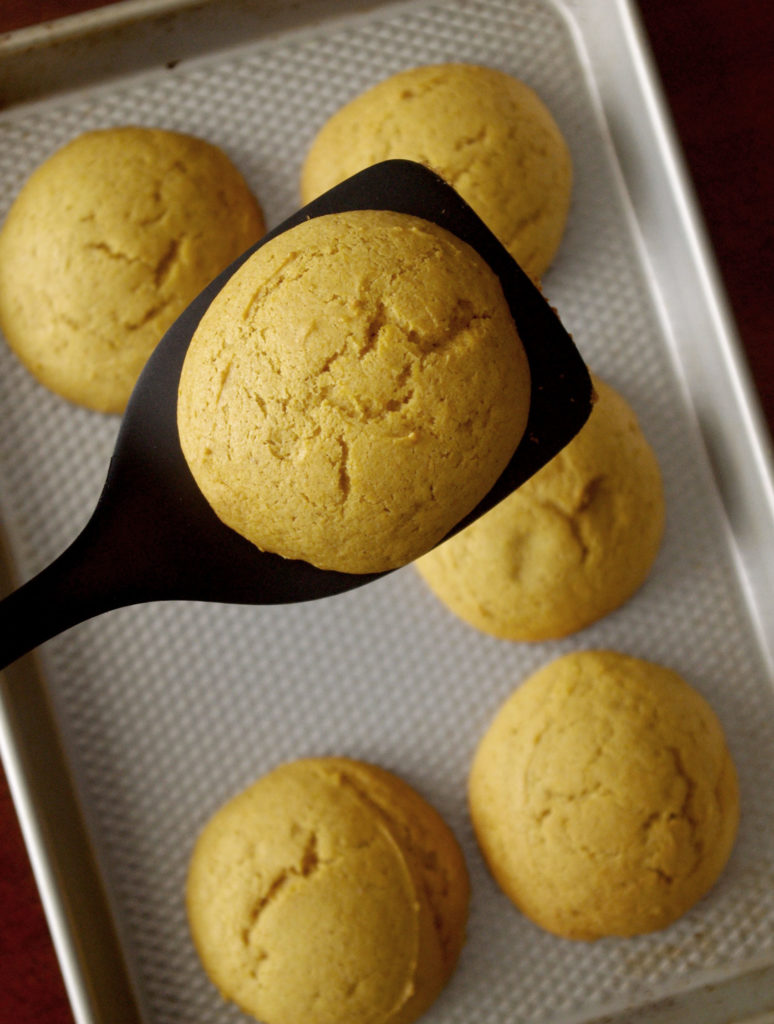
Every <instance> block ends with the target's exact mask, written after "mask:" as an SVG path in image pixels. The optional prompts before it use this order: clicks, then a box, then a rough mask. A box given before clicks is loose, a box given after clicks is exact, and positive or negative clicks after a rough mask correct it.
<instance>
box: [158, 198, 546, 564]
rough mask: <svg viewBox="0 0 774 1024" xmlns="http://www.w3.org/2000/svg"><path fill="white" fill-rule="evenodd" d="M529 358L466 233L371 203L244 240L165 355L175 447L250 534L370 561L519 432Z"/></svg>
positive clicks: (446, 516)
mask: <svg viewBox="0 0 774 1024" xmlns="http://www.w3.org/2000/svg"><path fill="white" fill-rule="evenodd" d="M529 400H530V382H529V367H528V364H527V361H526V356H525V354H524V350H523V347H522V345H521V342H520V340H519V337H518V335H517V333H516V327H515V325H514V323H513V319H512V317H511V314H510V310H509V308H508V305H507V302H506V300H505V297H504V295H503V292H502V288H501V286H500V282H499V280H498V279H497V277H496V276H495V274H494V273H493V272H492V270H491V269H490V267H489V266H488V265H487V264H486V263H485V262H484V261H483V260H482V259H481V257H480V256H479V255H478V254H477V253H476V252H474V250H473V249H471V248H470V247H469V246H467V245H466V244H465V243H463V242H461V241H460V240H459V239H457V238H456V237H454V236H453V235H451V234H449V233H448V232H447V231H444V230H443V229H442V228H440V227H437V226H436V225H435V224H430V223H428V222H426V221H423V220H419V219H417V218H415V217H409V216H407V215H404V214H397V213H390V212H384V211H374V210H366V211H355V212H352V213H346V214H331V215H329V216H325V217H317V218H315V219H313V220H310V221H305V222H304V223H302V224H300V225H299V226H297V227H295V228H293V229H292V230H290V231H287V232H285V233H284V234H282V235H280V236H278V237H277V238H274V239H272V240H271V241H270V242H268V243H267V244H265V245H264V246H262V247H261V248H260V249H259V250H258V251H257V252H256V253H254V254H253V256H252V257H251V258H250V259H249V260H248V261H247V262H246V263H245V264H244V266H243V267H242V268H240V270H239V271H238V272H237V273H236V274H235V275H234V276H233V277H232V278H231V279H230V281H229V282H228V283H227V285H226V286H225V287H224V289H223V291H222V292H221V293H220V295H219V296H218V297H217V298H216V299H215V301H214V302H213V304H212V305H211V306H210V309H209V310H208V312H207V313H206V315H205V316H204V318H203V319H202V321H201V323H200V325H199V327H198V329H197V331H196V333H195V335H194V337H193V340H192V342H191V345H190V347H189V349H188V353H187V356H186V359H185V364H184V366H183V372H182V374H181V380H180V392H179V398H178V426H179V432H180V440H181V444H182V449H183V453H184V455H185V458H186V460H187V461H188V464H189V466H190V468H191V471H192V473H193V476H194V478H195V480H196V482H197V483H198V485H199V487H200V489H201V491H202V493H203V494H204V496H205V497H206V499H207V500H208V502H209V503H210V505H211V506H212V508H213V509H214V510H215V512H216V513H217V515H218V516H219V517H220V518H221V519H222V520H223V521H224V522H225V523H226V524H227V525H229V526H231V527H232V528H233V529H235V530H236V531H237V532H238V533H240V534H241V535H242V536H244V537H246V538H247V539H248V540H250V541H252V542H253V543H254V544H256V545H257V546H258V547H260V548H262V549H265V550H268V551H273V552H276V553H277V554H280V555H283V556H285V557H288V558H300V559H304V560H305V561H308V562H311V563H313V564H314V565H317V566H320V567H322V568H325V569H335V570H340V571H344V572H354V573H361V572H372V571H380V570H383V569H390V568H394V567H396V566H399V565H403V564H405V563H407V562H410V561H411V560H412V559H413V558H415V557H417V555H419V554H421V553H422V552H423V551H426V550H428V549H429V548H430V547H431V546H432V545H433V544H436V543H437V542H438V541H439V540H440V539H441V538H442V537H444V536H445V535H446V533H448V531H449V530H450V529H451V528H452V527H453V526H454V524H455V523H457V522H459V520H460V519H462V518H463V516H465V515H466V514H467V513H468V512H469V511H471V510H472V509H473V508H474V507H475V506H476V505H477V504H478V502H479V500H480V499H481V498H482V497H483V496H484V495H485V494H486V493H487V492H488V491H489V489H490V488H491V486H492V485H493V483H494V482H495V480H496V479H497V477H498V476H499V475H500V473H501V471H502V469H503V468H504V466H505V465H506V463H507V462H508V460H509V458H510V456H511V455H512V453H513V451H514V450H515V448H516V446H517V444H518V442H519V439H520V438H521V435H522V433H523V431H524V427H525V424H526V418H527V413H528V409H529Z"/></svg>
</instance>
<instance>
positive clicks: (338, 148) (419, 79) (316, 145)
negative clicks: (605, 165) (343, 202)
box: [301, 63, 572, 278]
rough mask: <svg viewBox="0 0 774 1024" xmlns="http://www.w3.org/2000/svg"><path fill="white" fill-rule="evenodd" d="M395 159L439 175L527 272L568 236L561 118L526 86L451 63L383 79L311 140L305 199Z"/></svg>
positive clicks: (537, 269)
mask: <svg viewBox="0 0 774 1024" xmlns="http://www.w3.org/2000/svg"><path fill="white" fill-rule="evenodd" d="M393 158H402V159H407V160H415V161H417V162H418V163H422V164H425V165H426V166H427V167H430V168H432V169H433V170H434V171H436V173H438V174H440V175H441V177H443V178H444V179H445V180H446V181H447V182H448V183H449V184H450V185H452V186H453V187H454V188H455V189H456V190H457V191H458V192H459V194H460V195H461V196H462V198H463V199H465V200H466V202H468V203H469V204H470V206H472V207H473V209H474V210H475V211H476V213H477V214H478V215H479V217H481V219H482V220H483V221H484V222H485V223H486V224H487V225H488V226H489V227H490V228H491V230H492V231H493V232H494V233H495V234H496V235H497V237H498V238H499V239H500V241H501V242H502V243H503V245H505V247H506V248H507V249H508V250H509V251H510V253H511V255H512V256H513V257H514V259H515V260H516V261H517V262H518V263H519V264H520V265H521V266H522V267H523V269H524V270H526V271H527V273H528V274H530V275H531V276H532V277H533V278H539V277H541V276H542V275H543V273H544V272H545V271H546V269H547V268H548V266H549V265H550V263H551V261H552V260H553V257H554V254H555V253H556V250H557V249H558V247H559V243H560V241H561V238H562V235H563V233H564V228H565V223H566V220H567V215H568V211H569V207H570V194H571V190H572V164H571V159H570V153H569V150H568V148H567V144H566V142H565V140H564V138H563V136H562V133H561V131H560V130H559V127H558V126H557V124H556V121H555V120H554V118H553V116H552V115H551V113H550V111H549V110H548V108H547V107H546V106H545V104H544V103H543V101H542V100H541V99H540V97H539V96H538V95H537V93H535V92H534V90H533V89H531V88H530V87H529V86H528V85H526V84H525V83H524V82H521V81H519V80H518V79H516V78H513V77H512V76H510V75H507V74H505V73H504V72H502V71H497V70H495V69H493V68H487V67H480V66H478V65H473V64H454V63H453V64H436V65H430V66H425V67H417V68H411V69H409V70H406V71H402V72H400V73H398V74H396V75H393V76H391V77H390V78H387V79H385V80H384V81H382V82H379V83H378V84H377V85H375V86H373V87H372V88H370V89H369V90H368V91H367V92H364V93H362V94H361V95H359V96H357V97H356V98H355V99H353V100H352V101H350V102H349V103H348V104H347V105H346V106H344V107H342V108H341V109H340V110H339V111H337V112H336V113H335V114H334V115H333V116H332V117H331V118H330V120H328V121H327V122H326V123H325V124H324V125H323V127H322V128H321V129H320V131H319V133H318V134H317V135H316V137H315V138H314V140H313V142H312V144H311V147H310V149H309V152H308V154H307V156H306V160H305V161H304V165H303V169H302V175H301V196H302V199H303V201H304V202H305V203H306V202H309V201H310V200H311V199H313V198H315V196H317V195H320V194H321V193H322V192H325V191H327V190H328V189H329V188H331V187H332V186H333V185H336V184H338V183H339V182H340V181H343V180H344V179H345V178H348V177H349V176H350V175H352V174H354V173H355V172H356V171H360V170H363V168H365V167H369V166H370V165H372V164H375V163H378V162H380V161H381V160H388V159H393Z"/></svg>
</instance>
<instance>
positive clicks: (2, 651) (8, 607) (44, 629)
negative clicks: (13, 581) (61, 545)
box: [0, 523, 143, 669]
mask: <svg viewBox="0 0 774 1024" xmlns="http://www.w3.org/2000/svg"><path fill="white" fill-rule="evenodd" d="M113 548H114V545H113V544H112V543H111V540H110V538H108V537H106V536H105V535H104V534H103V533H102V532H101V531H100V530H98V529H93V528H92V523H89V524H88V525H87V526H86V528H85V529H84V530H83V532H82V533H81V534H80V535H79V536H78V537H76V539H75V540H74V541H73V543H72V544H71V545H70V546H69V547H68V548H67V549H66V550H65V551H64V552H63V553H62V554H61V555H60V556H59V557H58V558H57V559H56V560H55V561H53V562H52V563H51V564H50V565H49V566H47V567H46V568H45V569H43V571H42V572H40V573H38V575H37V576H33V577H32V579H30V580H29V581H28V582H26V583H24V584H23V585H22V586H20V587H19V588H18V590H15V591H13V592H12V593H11V594H9V595H8V596H7V597H5V598H4V599H3V600H2V601H0V669H3V668H5V666H6V665H10V664H11V662H13V661H15V660H16V659H17V658H20V657H21V656H22V655H23V654H26V653H27V652H28V651H31V650H32V649H33V648H34V647H37V646H39V645H40V644H42V643H44V642H45V641H46V640H49V639H50V638H51V637H53V636H56V635H57V634H59V633H63V632H64V631H65V630H66V629H69V628H70V627H71V626H75V625H77V624H78V623H80V622H85V621H86V620H87V619H90V618H92V617H93V616H95V615H100V614H101V613H102V612H106V611H109V610H111V609H112V608H120V607H122V606H124V605H128V604H133V603H135V601H138V600H142V599H143V597H142V595H141V594H140V593H139V591H137V588H136V587H134V588H133V587H132V584H131V581H130V580H127V578H126V572H125V570H124V571H123V572H122V569H121V567H122V565H123V566H124V567H125V565H126V560H125V559H124V558H121V557H117V555H118V552H116V551H115V550H114V549H113Z"/></svg>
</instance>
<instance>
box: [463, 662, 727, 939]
mask: <svg viewBox="0 0 774 1024" xmlns="http://www.w3.org/2000/svg"><path fill="white" fill-rule="evenodd" d="M469 796H470V810H471V815H472V818H473V823H474V826H475V830H476V835H477V837H478V840H479V843H480V845H481V849H482V851H483V854H484V857H485V858H486V861H487V863H488V865H489V867H490V869H491V871H492V874H493V875H494V877H495V879H496V880H497V882H498V883H499V884H500V886H501V887H502V888H503V890H504V891H505V893H506V894H507V895H508V896H509V897H510V899H511V900H512V901H513V902H514V903H515V904H516V906H517V907H519V908H520V909H521V910H522V911H523V913H524V914H526V915H527V917H529V918H530V919H531V920H532V921H534V922H535V923H536V924H538V925H540V926H541V927H543V928H545V929H547V930H548V931H550V932H553V933H555V934H556V935H560V936H564V937H566V938H571V939H596V938H600V937H602V936H610V935H617V936H631V935H638V934H642V933H645V932H650V931H654V930H656V929H659V928H664V927H666V926H667V925H669V924H671V923H672V922H673V921H676V920H677V919H678V918H679V917H680V916H681V915H682V914H684V913H685V912H686V911H687V910H688V909H689V908H690V907H692V906H693V905H694V904H695V903H696V902H697V901H698V900H699V899H701V897H702V896H704V895H705V894H706V893H707V892H708V890H709V889H710V888H711V887H712V886H713V885H714V883H715V881H716V880H717V878H718V876H719V875H720V873H721V871H722V870H723V867H724V866H725V864H726V861H727V860H728V857H729V855H730V853H731V848H732V846H733V844H734V839H735V836H736V830H737V824H738V818H739V796H738V792H737V780H736V771H735V769H734V765H733V763H732V761H731V757H730V755H729V752H728V749H727V747H726V742H725V738H724V735H723V731H722V728H721V726H720V723H719V722H718V720H717V717H716V716H715V714H714V712H713V711H712V709H711V708H710V707H709V705H708V704H707V702H706V701H705V700H704V698H703V697H701V696H700V695H699V693H697V691H696V690H694V689H693V688H692V687H691V686H689V685H688V683H686V682H685V680H683V679H682V678H681V677H680V676H679V675H677V673H675V672H673V671H671V670H669V669H667V668H664V667H662V666H660V665H656V664H653V663H651V662H647V661H642V660H640V659H636V658H631V657H627V656H625V655H623V654H618V653H616V652H613V651H582V652H578V653H574V654H569V655H566V656H564V657H562V658H559V659H558V660H556V661H554V662H551V663H550V664H549V665H546V666H545V667H544V668H543V669H541V670H540V671H538V672H536V673H535V674H534V675H532V676H531V677H530V678H529V679H528V680H527V681H526V682H524V683H523V684H522V685H521V686H520V687H519V689H517V690H516V691H515V693H513V695H512V696H511V697H510V698H509V699H508V700H507V701H506V702H505V703H504V704H503V706H502V707H501V708H500V710H499V711H498V712H497V714H496V716H495V718H494V720H493V722H492V724H491V725H490V727H489V729H488V731H487V733H486V735H485V736H484V737H483V739H482V740H481V743H480V745H479V747H478V750H477V751H476V755H475V758H474V761H473V766H472V769H471V773H470V788H469Z"/></svg>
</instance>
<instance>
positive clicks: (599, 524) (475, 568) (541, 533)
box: [416, 374, 665, 641]
mask: <svg viewBox="0 0 774 1024" xmlns="http://www.w3.org/2000/svg"><path fill="white" fill-rule="evenodd" d="M592 380H593V384H594V389H595V391H596V395H597V399H596V402H595V404H594V406H593V407H592V411H591V415H590V416H589V418H588V420H587V421H586V423H585V424H584V426H583V427H582V428H581V430H580V431H579V433H578V434H576V436H575V437H574V438H573V439H572V441H570V443H569V444H568V445H567V446H566V447H565V448H564V449H563V450H562V451H561V452H560V453H559V454H558V455H557V456H555V457H554V458H553V459H552V460H551V461H550V462H549V463H548V464H547V465H545V466H544V467H543V468H542V469H540V470H539V471H538V472H537V473H536V474H535V475H534V476H533V477H531V478H530V479H529V480H528V481H527V482H526V483H525V484H523V485H522V486H521V487H520V488H519V489H518V490H516V491H514V492H513V493H511V494H509V495H508V497H507V498H505V499H504V500H503V501H502V502H500V503H499V504H498V505H496V506H495V507H494V508H493V509H492V510H491V511H490V512H488V513H487V514H486V515H484V516H482V517H481V518H480V519H478V520H476V521H475V522H474V523H472V524H471V525H470V526H468V527H467V528H466V529H465V530H462V531H461V532H460V533H458V534H456V535H455V536H454V537H452V538H451V539H450V540H448V541H446V542H444V543H443V544H441V545H440V546H439V547H437V548H435V549H434V550H433V551H430V552H428V553H427V554H426V555H425V556H424V557H422V558H420V559H419V560H418V561H417V562H416V567H417V569H418V570H419V572H420V574H421V575H422V577H423V578H424V579H425V581H426V582H427V583H428V585H429V586H430V588H431V589H432V591H433V592H434V593H435V595H436V596H437V597H438V598H439V599H440V600H441V601H442V602H443V603H444V604H445V605H446V606H447V607H448V608H449V609H451V611H453V612H454V613H455V614H456V615H458V616H459V617H460V618H462V619H463V620H464V621H466V622H467V623H469V624H470V625H472V626H475V627H476V628H477V629H480V630H482V631H484V632H486V633H490V634H492V635H494V636H497V637H501V638H503V639H507V640H518V641H542V640H549V639H556V638H558V637H563V636H567V635H569V634H571V633H574V632H576V631H577V630H580V629H583V628H585V627H586V626H589V625H590V624H591V623H593V622H595V621H597V620H598V619H600V618H602V617H603V616H605V615H607V614H609V613H610V612H612V611H614V610H615V609H617V608H619V607H620V606H621V605H622V604H624V603H625V602H626V601H627V600H628V599H629V598H630V597H631V596H632V595H633V594H634V593H635V591H636V590H637V589H638V588H639V587H640V586H641V585H642V584H643V583H644V581H645V580H646V579H647V577H648V575H649V573H650V570H651V568H652V566H653V562H654V560H655V558H656V555H657V553H658V551H659V547H660V544H661V540H662V536H663V532H664V519H665V509H664V493H663V487H662V481H661V473H660V470H659V465H658V461H657V459H656V455H655V453H654V452H653V449H652V448H651V447H650V445H649V444H648V442H647V440H646V438H645V436H644V434H643V432H642V430H641V428H640V426H639V424H638V422H637V419H636V417H635V415H634V412H633V411H632V409H631V407H630V406H629V404H628V403H627V402H626V400H625V399H624V398H623V397H622V396H621V395H620V394H619V393H618V392H617V391H615V390H614V389H613V388H612V387H610V386H609V385H608V384H606V383H605V382H604V381H602V380H600V378H599V377H598V376H596V375H594V374H592Z"/></svg>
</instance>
